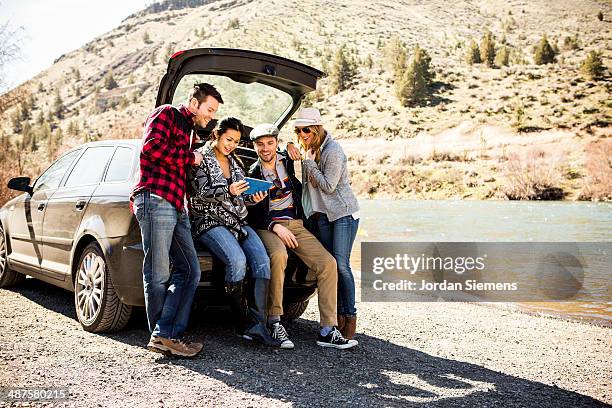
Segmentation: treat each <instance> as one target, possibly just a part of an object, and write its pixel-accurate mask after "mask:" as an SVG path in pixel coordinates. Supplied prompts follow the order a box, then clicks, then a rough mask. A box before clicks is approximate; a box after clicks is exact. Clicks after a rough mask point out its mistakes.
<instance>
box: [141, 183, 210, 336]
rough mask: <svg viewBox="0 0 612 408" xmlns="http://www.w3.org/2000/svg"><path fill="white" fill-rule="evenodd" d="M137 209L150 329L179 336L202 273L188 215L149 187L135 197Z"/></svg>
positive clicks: (154, 332)
mask: <svg viewBox="0 0 612 408" xmlns="http://www.w3.org/2000/svg"><path fill="white" fill-rule="evenodd" d="M134 209H135V213H136V219H137V220H138V224H139V225H140V233H141V235H142V247H143V250H144V261H143V264H142V278H143V284H144V297H145V306H146V311H147V320H148V322H149V330H150V331H151V333H152V334H153V335H156V336H161V337H165V338H170V339H179V338H181V336H182V335H183V332H184V331H185V329H186V328H187V323H188V321H189V313H190V312H191V304H192V302H193V296H194V295H195V291H196V289H197V287H198V283H199V282H200V275H201V271H200V262H199V261H198V255H197V253H196V250H195V248H194V246H193V239H192V237H191V225H190V223H189V217H188V216H187V213H186V212H182V213H179V212H178V211H177V210H176V209H175V208H174V207H173V206H172V204H170V203H169V202H168V201H166V200H164V199H163V198H159V197H155V196H152V195H151V194H150V193H149V192H148V191H143V192H142V193H140V194H138V195H137V196H136V197H135V198H134ZM170 261H172V272H171V271H170Z"/></svg>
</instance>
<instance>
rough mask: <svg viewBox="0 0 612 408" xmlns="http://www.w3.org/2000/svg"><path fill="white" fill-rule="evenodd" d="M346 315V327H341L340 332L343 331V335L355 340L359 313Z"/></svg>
mask: <svg viewBox="0 0 612 408" xmlns="http://www.w3.org/2000/svg"><path fill="white" fill-rule="evenodd" d="M343 317H344V327H342V328H341V329H340V333H342V337H344V338H345V339H347V340H353V337H355V331H356V330H357V315H345V316H343Z"/></svg>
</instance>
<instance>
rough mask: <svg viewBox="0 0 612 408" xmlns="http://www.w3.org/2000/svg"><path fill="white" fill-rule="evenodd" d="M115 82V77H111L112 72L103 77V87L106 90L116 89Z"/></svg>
mask: <svg viewBox="0 0 612 408" xmlns="http://www.w3.org/2000/svg"><path fill="white" fill-rule="evenodd" d="M118 86H119V85H118V84H117V81H115V77H114V76H113V71H112V70H111V71H108V72H107V73H106V75H105V76H104V87H105V88H106V89H108V90H111V89H114V88H116V87H118Z"/></svg>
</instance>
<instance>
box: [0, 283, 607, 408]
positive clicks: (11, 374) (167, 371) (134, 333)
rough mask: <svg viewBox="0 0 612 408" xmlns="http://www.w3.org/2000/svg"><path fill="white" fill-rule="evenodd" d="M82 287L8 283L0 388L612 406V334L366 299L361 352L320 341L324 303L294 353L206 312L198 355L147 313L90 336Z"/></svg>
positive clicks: (472, 310)
mask: <svg viewBox="0 0 612 408" xmlns="http://www.w3.org/2000/svg"><path fill="white" fill-rule="evenodd" d="M72 299H73V296H72V294H71V293H69V292H66V291H63V290H61V289H58V288H55V287H52V286H50V285H47V284H45V283H43V282H40V281H36V280H34V279H28V280H26V282H25V283H24V284H23V285H22V286H21V287H19V288H16V289H13V290H10V291H9V290H4V289H3V290H0V326H1V327H3V328H4V330H2V331H0V387H7V386H30V387H34V386H38V387H68V389H69V395H70V397H69V399H68V400H67V401H64V403H65V405H66V406H69V407H72V406H84V405H88V406H96V405H97V406H117V405H121V406H130V407H150V406H164V407H175V406H203V405H214V406H220V405H223V406H227V407H238V406H241V407H242V406H274V407H276V406H279V407H285V406H287V407H288V406H294V407H310V406H323V405H325V406H329V405H340V406H344V405H351V406H363V407H378V406H391V407H394V406H422V404H423V403H427V404H428V406H440V407H442V406H444V407H449V406H450V407H455V406H456V407H459V406H461V407H482V406H559V405H562V406H572V407H592V406H605V404H610V403H612V393H611V392H610V382H609V381H610V378H611V377H612V364H610V363H611V360H610V356H611V355H612V329H610V328H604V327H597V326H594V325H588V324H583V323H579V322H568V321H562V320H558V319H549V318H544V317H538V316H531V315H527V314H524V313H519V312H514V311H509V310H500V309H496V308H490V307H484V306H481V305H476V304H467V303H452V304H449V303H444V304H442V303H440V304H432V303H358V305H357V306H358V310H359V321H358V330H357V331H358V334H357V339H358V340H359V342H360V345H359V346H358V348H357V349H356V350H355V352H337V351H336V350H329V349H322V348H320V347H318V346H316V345H315V333H316V327H317V323H316V320H317V317H318V312H317V308H316V301H315V300H313V301H312V302H311V304H310V305H309V307H308V309H307V311H306V313H305V314H304V315H303V318H302V319H298V320H297V321H296V322H294V323H292V324H289V325H287V329H288V331H289V333H290V335H291V337H292V339H293V341H294V342H295V344H296V349H295V350H293V351H286V350H283V351H278V350H276V351H274V350H269V349H265V348H262V347H259V346H253V345H251V344H248V343H245V342H244V341H243V340H240V339H238V338H236V337H235V336H233V335H232V333H231V330H230V328H229V327H230V324H229V323H228V322H227V318H228V316H227V314H223V313H222V312H221V311H219V310H217V311H213V310H210V309H209V310H208V311H203V310H196V311H194V313H193V314H192V321H191V323H190V329H191V333H190V334H191V335H195V336H196V337H198V338H203V341H204V344H205V346H204V351H203V352H202V353H201V355H200V356H199V357H198V358H197V359H195V360H169V359H167V358H165V357H163V356H160V355H158V354H153V353H150V352H147V351H146V350H145V348H144V347H145V345H146V342H147V340H148V334H147V332H146V331H145V330H144V323H145V321H144V315H143V314H140V315H139V314H136V316H135V319H134V320H133V321H132V322H131V323H130V326H129V327H128V328H127V329H126V330H125V331H122V332H120V333H115V334H110V335H99V334H91V333H87V332H84V331H83V330H82V329H81V328H80V326H79V325H78V323H77V321H76V320H75V316H74V308H73V301H72Z"/></svg>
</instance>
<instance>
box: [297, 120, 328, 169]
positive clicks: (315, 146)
mask: <svg viewBox="0 0 612 408" xmlns="http://www.w3.org/2000/svg"><path fill="white" fill-rule="evenodd" d="M304 127H306V126H304ZM307 127H308V128H310V132H311V133H312V138H311V139H310V146H306V144H305V143H304V139H302V132H300V133H298V134H297V140H298V144H299V145H300V147H301V148H302V150H304V151H306V150H307V149H311V150H313V151H314V154H315V161H316V162H317V163H318V162H319V161H320V160H321V145H322V144H323V141H324V140H325V136H326V135H327V131H326V130H325V129H324V128H323V125H312V126H307Z"/></svg>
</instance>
